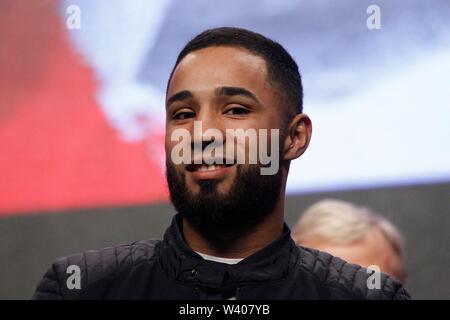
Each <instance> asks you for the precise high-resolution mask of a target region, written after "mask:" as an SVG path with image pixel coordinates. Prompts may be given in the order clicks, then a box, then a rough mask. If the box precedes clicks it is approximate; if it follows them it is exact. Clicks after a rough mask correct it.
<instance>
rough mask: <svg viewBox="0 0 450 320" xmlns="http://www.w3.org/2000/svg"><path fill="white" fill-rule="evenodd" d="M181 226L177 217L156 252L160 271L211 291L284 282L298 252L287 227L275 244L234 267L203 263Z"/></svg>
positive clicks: (208, 262) (179, 215)
mask: <svg viewBox="0 0 450 320" xmlns="http://www.w3.org/2000/svg"><path fill="white" fill-rule="evenodd" d="M181 225H182V216H181V214H177V215H175V216H174V218H173V220H172V224H171V225H170V227H169V228H168V229H167V231H166V233H165V235H164V239H163V241H162V243H161V246H160V250H159V257H160V262H161V266H162V268H163V269H164V270H165V272H166V274H167V275H168V276H169V277H171V278H173V279H175V280H178V281H182V282H186V283H197V284H200V285H202V286H207V287H211V288H221V287H224V286H235V285H239V284H240V283H243V282H245V283H252V282H262V281H274V280H279V279H282V278H284V277H285V276H286V275H287V274H288V273H289V268H290V266H291V265H292V264H293V263H295V261H294V260H295V258H296V256H295V253H296V252H297V250H295V248H296V246H295V243H294V241H293V240H292V239H291V236H290V230H289V227H288V226H287V225H286V224H284V229H283V234H282V235H281V236H280V237H279V238H278V239H277V240H275V241H274V242H272V243H271V244H269V245H268V246H267V247H265V248H263V249H261V250H260V251H258V252H256V253H254V254H253V255H251V256H249V257H247V258H245V259H244V260H242V261H241V262H239V263H238V264H233V265H228V264H223V263H219V262H214V261H208V260H204V259H203V258H202V257H201V256H200V255H198V254H197V253H195V252H194V251H193V250H192V249H191V248H190V247H189V246H188V245H187V244H186V242H185V240H184V238H183V235H182V232H181Z"/></svg>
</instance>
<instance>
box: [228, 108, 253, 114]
mask: <svg viewBox="0 0 450 320" xmlns="http://www.w3.org/2000/svg"><path fill="white" fill-rule="evenodd" d="M249 112H250V111H249V110H248V109H246V108H242V107H234V108H230V109H228V110H227V111H226V112H225V114H231V115H242V114H247V113H249Z"/></svg>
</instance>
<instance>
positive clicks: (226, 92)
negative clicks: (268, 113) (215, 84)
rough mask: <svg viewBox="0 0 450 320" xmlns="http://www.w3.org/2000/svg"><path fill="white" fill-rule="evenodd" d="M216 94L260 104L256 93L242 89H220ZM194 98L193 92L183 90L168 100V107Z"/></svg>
mask: <svg viewBox="0 0 450 320" xmlns="http://www.w3.org/2000/svg"><path fill="white" fill-rule="evenodd" d="M215 94H216V95H217V96H228V97H232V96H245V97H248V98H251V99H252V100H254V101H255V102H257V103H260V102H259V100H258V98H257V97H256V95H255V94H254V93H252V92H251V91H249V90H247V89H245V88H241V87H219V88H217V89H216V90H215ZM193 97H194V95H193V94H192V92H191V91H189V90H183V91H180V92H177V93H175V94H174V95H172V96H171V97H170V98H169V99H168V100H167V105H170V104H172V103H174V102H175V101H183V100H186V99H191V98H193Z"/></svg>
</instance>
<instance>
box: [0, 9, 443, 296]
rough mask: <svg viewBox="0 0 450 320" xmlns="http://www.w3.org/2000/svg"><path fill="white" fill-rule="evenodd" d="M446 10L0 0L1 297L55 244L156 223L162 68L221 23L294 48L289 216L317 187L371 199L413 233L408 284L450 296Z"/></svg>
mask: <svg viewBox="0 0 450 320" xmlns="http://www.w3.org/2000/svg"><path fill="white" fill-rule="evenodd" d="M372 4H375V5H378V7H379V8H380V18H381V19H380V22H381V24H380V27H381V28H380V29H373V30H371V29H369V28H368V27H367V20H368V19H369V20H370V16H371V14H372V13H373V12H370V13H368V12H367V8H368V7H369V6H370V5H372ZM449 17H450V2H449V1H448V0H432V1H419V0H408V1H407V0H395V1H393V0H389V1H387V0H386V1H365V0H343V1H323V0H285V1H277V0H261V1H258V2H256V1H251V0H232V1H207V0H195V1H181V0H152V1H147V0H128V1H122V0H96V1H89V0H78V1H77V0H61V1H57V0H39V1H32V0H0V299H28V298H29V297H30V296H31V295H32V293H33V291H34V289H35V286H36V284H37V282H38V281H39V279H40V278H41V276H42V275H43V273H44V272H45V270H46V269H47V268H48V267H49V266H50V264H51V262H52V261H53V260H55V259H56V258H58V257H61V256H64V255H68V254H71V253H75V252H79V251H82V250H87V249H97V248H101V247H104V246H109V245H114V244H118V243H125V242H130V241H134V240H138V239H145V238H154V237H161V236H162V234H163V232H164V230H165V228H166V227H167V226H168V224H169V223H170V220H171V218H172V216H173V214H174V209H173V208H172V207H171V205H170V204H169V202H168V192H167V187H166V185H165V178H164V148H163V139H164V114H165V113H164V92H165V87H166V84H167V83H166V82H167V78H168V76H169V73H170V70H171V68H172V66H173V64H174V62H175V59H176V56H177V54H178V52H179V51H180V50H181V48H182V47H183V46H184V44H185V43H186V42H187V41H188V40H189V39H191V38H192V37H193V36H195V35H196V34H197V33H199V32H201V31H203V30H204V29H206V28H210V27H218V26H238V27H244V28H248V29H251V30H254V31H257V32H260V33H262V34H264V35H266V36H268V37H270V38H273V39H274V40H276V41H278V42H280V43H281V44H282V45H283V46H284V47H285V48H286V49H287V50H288V51H289V52H290V53H291V54H292V55H293V56H294V58H295V59H296V61H297V63H298V64H299V67H300V71H301V73H302V77H303V85H304V94H305V99H304V109H305V112H306V113H307V114H308V115H309V116H310V117H311V118H312V121H313V127H314V130H313V138H312V141H311V144H310V147H309V149H308V150H307V152H306V153H305V154H304V155H303V156H302V157H301V158H300V159H298V160H296V161H295V162H294V163H293V164H292V165H291V172H290V176H289V181H288V200H287V208H286V221H287V223H288V224H289V225H292V224H293V223H295V221H296V220H297V218H298V215H299V213H300V212H301V211H302V210H303V209H305V208H306V207H308V206H309V205H311V204H312V203H314V202H315V201H317V200H320V199H322V198H325V197H328V198H329V197H332V198H338V199H342V200H347V201H351V202H354V203H357V204H361V205H364V206H369V207H372V208H373V209H375V210H377V211H379V212H381V213H382V214H384V215H385V216H386V217H388V218H389V219H390V220H391V221H393V222H394V223H395V225H396V226H397V227H398V228H399V229H400V230H401V232H402V233H403V234H404V236H405V240H406V252H407V267H408V272H409V279H408V282H407V284H406V287H407V288H408V289H409V291H410V292H411V294H412V296H413V297H414V298H419V299H450V280H449V277H448V269H449V268H450V250H449V245H450V209H449V208H450V125H449V124H450V81H449V80H450V23H449Z"/></svg>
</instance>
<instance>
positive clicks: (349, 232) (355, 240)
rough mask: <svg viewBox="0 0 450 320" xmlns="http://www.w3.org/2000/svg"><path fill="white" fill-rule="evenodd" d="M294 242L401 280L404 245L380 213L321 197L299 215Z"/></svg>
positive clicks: (394, 228) (403, 263)
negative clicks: (321, 198)
mask: <svg viewBox="0 0 450 320" xmlns="http://www.w3.org/2000/svg"><path fill="white" fill-rule="evenodd" d="M292 238H293V239H294V241H295V242H296V243H297V244H298V245H302V246H306V247H311V248H315V249H318V250H321V251H325V252H328V253H330V254H332V255H334V256H337V257H340V258H342V259H344V260H346V261H349V262H352V263H356V264H359V265H361V266H364V267H366V268H367V267H370V266H371V267H373V268H374V269H379V270H381V271H382V272H385V273H387V274H389V275H391V276H393V277H395V278H396V279H398V280H399V281H400V282H402V283H405V281H406V277H407V275H406V274H407V272H406V269H405V261H404V259H405V249H404V242H403V237H402V235H401V233H400V231H398V229H397V228H396V227H395V226H394V225H393V224H392V223H391V222H389V221H388V220H387V219H386V218H384V217H383V216H382V215H380V214H377V213H376V212H374V211H372V210H370V209H368V208H365V207H359V206H356V205H354V204H352V203H349V202H345V201H340V200H334V199H325V200H321V201H319V202H317V203H315V204H314V205H312V206H311V207H309V208H308V209H306V211H305V212H304V213H303V214H302V215H301V216H300V218H299V220H298V222H297V224H296V225H295V226H294V228H293V230H292Z"/></svg>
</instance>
